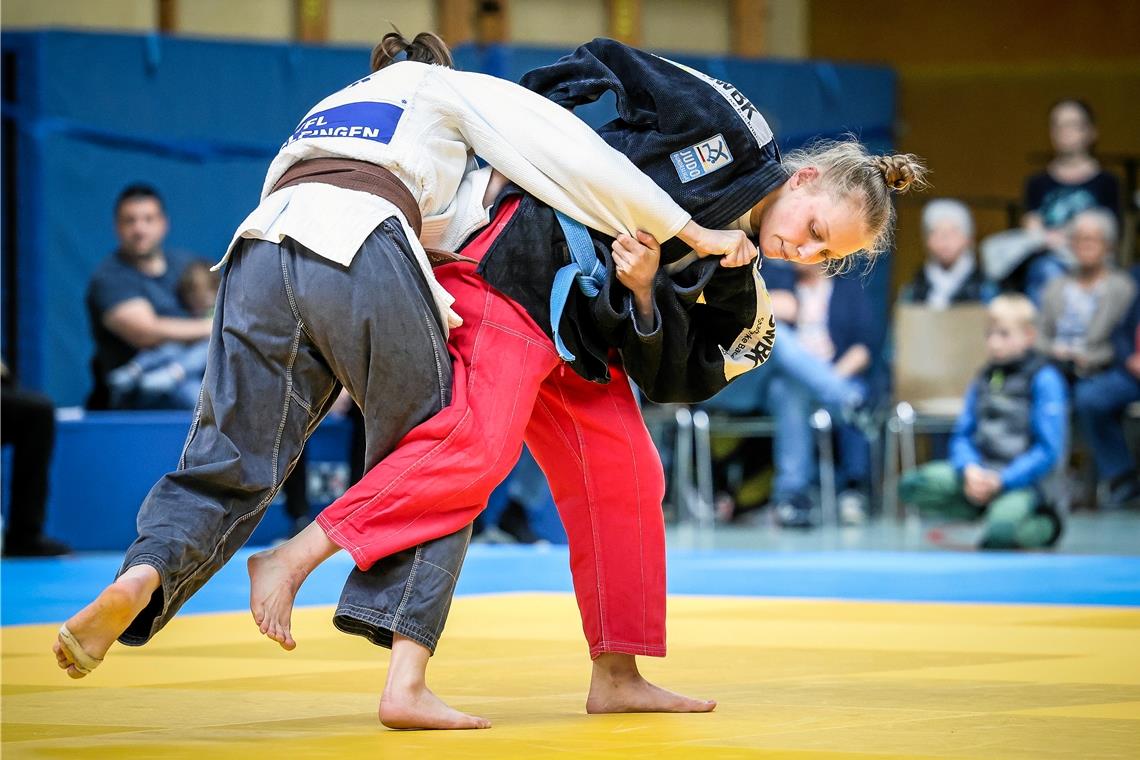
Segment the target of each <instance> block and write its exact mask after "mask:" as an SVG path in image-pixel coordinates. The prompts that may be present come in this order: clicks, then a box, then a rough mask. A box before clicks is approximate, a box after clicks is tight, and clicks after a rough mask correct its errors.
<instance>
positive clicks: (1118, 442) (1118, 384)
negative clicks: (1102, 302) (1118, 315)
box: [1073, 298, 1140, 509]
mask: <svg viewBox="0 0 1140 760" xmlns="http://www.w3.org/2000/svg"><path fill="white" fill-rule="evenodd" d="M1113 347H1114V349H1115V355H1116V363H1115V364H1114V365H1113V366H1112V367H1110V368H1109V369H1107V370H1105V371H1103V372H1100V373H1098V374H1095V375H1093V376H1091V377H1089V378H1086V379H1084V380H1079V381H1077V384H1076V387H1075V388H1074V389H1073V407H1074V409H1075V411H1076V414H1075V415H1074V416H1075V417H1076V419H1077V421H1078V423H1079V424H1080V426H1081V431H1082V434H1083V435H1084V438H1085V440H1086V441H1087V442H1088V444H1089V446H1091V447H1092V451H1093V460H1094V461H1095V463H1096V470H1097V477H1098V479H1099V480H1100V483H1101V488H1100V492H1101V494H1102V497H1101V498H1100V499H1099V505H1100V506H1101V507H1102V508H1107V509H1116V508H1119V507H1122V506H1124V505H1125V504H1128V503H1130V502H1133V501H1136V500H1137V499H1138V498H1140V477H1137V472H1136V460H1135V459H1134V458H1133V456H1132V454H1131V453H1130V452H1129V450H1128V442H1127V440H1126V439H1125V437H1124V419H1123V418H1124V410H1125V409H1126V408H1127V407H1128V405H1129V404H1132V403H1134V402H1137V401H1140V298H1136V299H1133V301H1132V308H1131V309H1129V311H1128V314H1127V315H1126V316H1125V318H1124V320H1123V321H1122V322H1121V323H1120V325H1119V326H1118V327H1117V328H1116V331H1115V333H1114V334H1113Z"/></svg>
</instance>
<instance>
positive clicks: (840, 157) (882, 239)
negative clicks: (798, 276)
mask: <svg viewBox="0 0 1140 760" xmlns="http://www.w3.org/2000/svg"><path fill="white" fill-rule="evenodd" d="M783 164H784V168H785V169H786V170H787V172H788V174H789V176H790V175H791V174H794V173H795V172H797V171H799V170H800V169H805V168H808V167H814V168H816V169H818V170H819V181H820V182H822V183H823V184H822V186H823V187H824V188H826V189H827V191H828V192H830V193H831V194H832V195H834V196H835V197H838V198H850V199H852V200H853V201H854V202H855V203H856V204H858V205H859V206H860V207H861V208H862V213H863V221H864V224H865V225H866V228H867V232H868V234H869V235H870V237H871V244H870V245H869V246H868V247H867V248H866V249H864V252H865V253H867V254H868V255H869V257H871V258H874V257H875V256H876V255H878V254H879V253H881V252H883V251H885V250H887V249H888V248H889V247H890V245H891V239H892V233H893V231H894V222H895V207H894V204H893V203H891V193H905V192H907V191H909V190H912V189H915V190H920V189H922V188H924V187H926V186H927V184H928V183H927V182H926V165H925V164H924V163H923V162H922V159H920V158H919V157H918V156H915V155H913V154H911V153H896V154H892V155H876V154H873V153H869V152H868V151H867V148H866V147H865V146H864V145H863V144H862V143H861V142H859V140H858V138H856V137H855V136H854V135H850V134H849V135H846V136H845V137H844V138H843V139H842V140H817V141H816V142H813V143H811V144H809V145H807V146H806V147H803V148H800V149H798V150H793V151H790V152H789V153H788V154H787V155H786V156H785V157H784V161H783ZM854 258H855V257H854V256H848V257H847V259H854ZM845 260H846V259H844V260H841V261H837V262H835V264H836V266H835V267H832V272H833V273H835V272H839V271H842V270H843V269H845V268H849V267H850V263H848V264H847V265H846V266H844V264H843V261H845Z"/></svg>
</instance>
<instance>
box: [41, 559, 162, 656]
mask: <svg viewBox="0 0 1140 760" xmlns="http://www.w3.org/2000/svg"><path fill="white" fill-rule="evenodd" d="M159 584H160V579H159V575H158V571H157V570H155V569H154V568H153V567H151V566H150V565H135V566H134V567H132V568H130V569H128V570H127V571H126V572H125V573H123V574H122V575H121V576H119V578H118V579H117V580H116V581H115V582H114V583H112V584H111V585H110V586H108V587H107V588H105V589H103V591H102V592H101V593H100V594H99V596H97V597H95V601H93V602H91V604H89V605H87V606H86V607H84V608H83V609H81V610H80V611H79V612H77V613H75V614H74V615H72V616H71V618H70V619H69V620H68V621H67V623H66V625H67V629H68V630H69V631H71V635H72V636H74V637H75V639H76V640H77V641H78V642H79V645H80V646H81V647H82V648H83V651H84V652H86V653H87V655H88V656H89V657H91V658H93V659H95V660H102V659H103V657H105V656H106V654H107V650H109V649H110V648H111V645H112V644H114V643H115V640H116V639H118V638H119V636H121V635H122V634H123V631H125V630H127V626H129V625H130V624H131V621H132V620H134V619H135V618H136V617H138V614H139V613H140V612H142V611H143V610H144V609H145V608H146V606H147V604H149V603H150V598H151V595H152V594H153V593H154V591H155V590H156V589H157V588H158V587H159ZM52 651H53V652H54V653H55V660H56V663H57V664H58V665H59V667H60V668H61V669H63V670H66V671H67V675H69V676H71V677H72V678H83V677H84V676H85V675H87V674H86V673H83V672H81V671H80V670H79V668H78V667H76V662H75V657H74V656H73V655H72V653H71V652H70V651H68V648H67V647H66V646H64V644H63V642H62V641H61V640H60V639H59V638H57V639H56V641H55V644H54V645H52Z"/></svg>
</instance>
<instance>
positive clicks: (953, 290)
mask: <svg viewBox="0 0 1140 760" xmlns="http://www.w3.org/2000/svg"><path fill="white" fill-rule="evenodd" d="M922 234H923V237H924V239H925V241H926V263H925V264H923V266H922V268H921V269H919V270H918V272H917V273H916V274H915V276H914V279H913V280H911V282H910V283H909V284H908V285H906V286H905V287H903V289H902V292H901V293H899V299H900V300H901V301H902V302H903V303H921V304H925V305H926V306H928V307H930V308H931V309H945V308H947V307H949V306H950V305H952V304H958V303H966V302H971V301H989V300H990V298H992V297H993V295H994V294H993V286H992V285H991V284H990V283H988V282H986V279H985V277H984V276H983V275H982V271H981V269H979V268H978V263H977V257H976V256H975V255H974V219H973V217H972V216H971V215H970V209H969V208H967V207H966V204H964V203H962V202H961V201H957V200H951V199H949V198H939V199H937V200H933V201H931V202H929V203H927V204H926V206H925V207H924V208H923V209H922Z"/></svg>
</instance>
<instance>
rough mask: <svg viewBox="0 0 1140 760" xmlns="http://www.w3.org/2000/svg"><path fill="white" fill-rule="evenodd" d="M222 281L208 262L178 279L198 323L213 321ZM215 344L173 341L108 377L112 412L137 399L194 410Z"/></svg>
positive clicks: (143, 353) (182, 296)
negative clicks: (208, 319)
mask: <svg viewBox="0 0 1140 760" xmlns="http://www.w3.org/2000/svg"><path fill="white" fill-rule="evenodd" d="M220 281H221V279H220V276H219V275H218V273H217V272H212V271H210V265H209V264H207V263H206V262H204V261H193V262H191V263H189V264H187V265H186V268H185V269H184V270H183V272H182V276H181V277H180V278H179V279H178V284H177V287H176V292H177V294H178V301H179V303H181V305H182V307H183V308H184V309H186V311H187V313H188V314H189V315H190V316H191V317H192V318H212V317H213V316H214V300H215V299H216V298H217V296H218V284H219V282H220ZM209 346H210V341H209V339H203V340H197V341H194V342H193V343H179V342H177V341H170V342H167V343H163V344H161V345H160V346H158V347H157V348H152V349H148V350H146V351H141V352H139V353H137V354H135V356H134V358H132V359H131V360H130V361H129V362H127V363H126V364H124V365H123V366H121V367H119V368H118V369H115V370H112V371H111V372H110V373H109V374H108V375H107V386H108V387H109V388H110V391H111V399H112V406H119V405H120V404H119V403H116V402H119V401H121V400H122V399H124V398H127V397H131V398H134V399H135V400H136V401H138V402H140V403H141V404H142V405H143V406H146V407H159V408H161V407H174V408H178V409H193V408H194V406H195V405H196V404H197V402H198V391H199V389H200V387H201V384H202V375H203V373H204V372H205V371H206V356H207V353H208V350H209Z"/></svg>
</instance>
